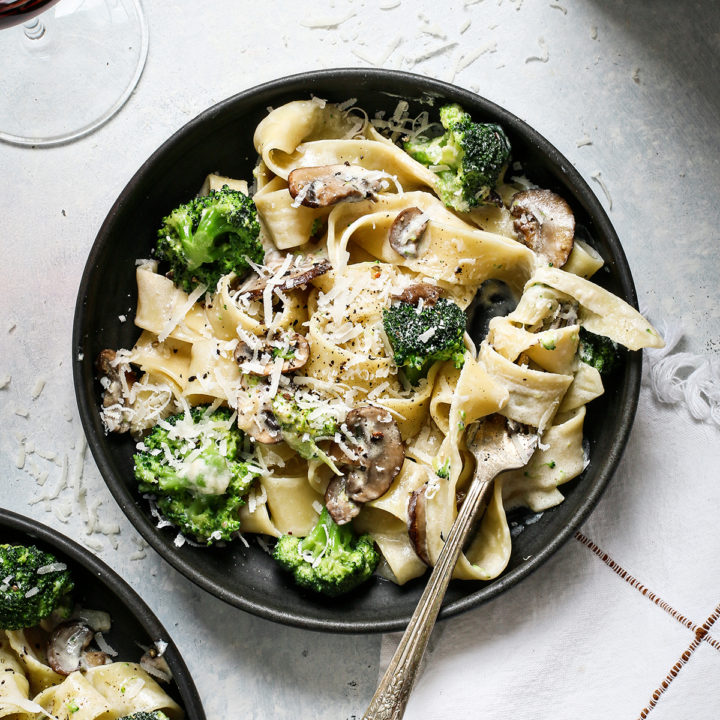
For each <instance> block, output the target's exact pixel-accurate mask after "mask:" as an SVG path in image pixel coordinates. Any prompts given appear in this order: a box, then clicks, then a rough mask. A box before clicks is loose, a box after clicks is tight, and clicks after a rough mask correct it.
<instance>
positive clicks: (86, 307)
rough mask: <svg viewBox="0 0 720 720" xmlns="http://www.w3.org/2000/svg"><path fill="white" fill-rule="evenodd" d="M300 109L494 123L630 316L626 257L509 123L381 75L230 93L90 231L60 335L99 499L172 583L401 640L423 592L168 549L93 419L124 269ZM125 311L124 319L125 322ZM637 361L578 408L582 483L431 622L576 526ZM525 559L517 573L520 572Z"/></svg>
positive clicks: (127, 466)
mask: <svg viewBox="0 0 720 720" xmlns="http://www.w3.org/2000/svg"><path fill="white" fill-rule="evenodd" d="M311 95H316V96H318V97H322V98H326V99H328V100H330V101H336V102H341V101H344V100H347V99H348V98H349V97H354V98H357V101H356V104H357V105H358V106H359V107H362V108H363V109H365V110H366V111H368V113H370V116H371V117H372V115H373V114H374V113H375V112H376V111H378V110H385V111H386V112H388V113H391V112H392V111H393V110H394V109H395V106H396V105H397V103H398V98H404V99H407V100H408V101H409V102H410V109H411V112H414V113H418V112H420V111H422V110H424V109H429V110H431V111H432V107H431V106H430V105H428V102H430V103H432V104H433V106H434V107H435V108H437V107H438V106H439V105H441V104H443V103H445V102H458V103H460V104H461V105H462V106H463V107H464V108H465V109H466V110H468V111H469V112H470V113H471V114H472V115H473V117H474V118H475V119H477V120H483V121H491V122H496V123H500V124H501V125H502V126H503V127H504V128H505V130H506V132H507V134H508V136H509V138H510V140H511V142H512V146H513V157H514V158H516V159H518V160H521V161H522V162H523V164H524V166H525V170H526V173H527V176H528V177H529V178H531V179H532V180H533V181H535V182H536V183H537V184H539V185H541V186H543V187H549V188H551V189H553V190H555V191H557V192H558V193H559V194H560V195H562V196H563V197H564V198H566V200H567V201H568V202H569V203H570V205H571V207H572V208H573V210H574V212H575V215H576V218H577V221H578V223H580V224H582V225H583V226H584V227H585V228H586V230H587V232H588V234H589V238H590V242H591V243H592V244H593V245H594V246H595V248H596V249H597V250H598V251H599V252H600V254H601V255H602V256H603V258H604V259H605V261H606V266H605V269H604V270H603V271H601V272H600V273H598V275H597V276H596V277H595V278H594V280H596V281H597V282H599V283H601V284H602V285H603V286H604V287H606V288H607V289H608V290H610V291H611V292H613V293H615V294H616V295H619V296H620V297H622V298H624V299H625V300H627V301H628V302H630V303H631V304H633V305H635V304H636V297H635V290H634V287H633V282H632V277H631V275H630V270H629V268H628V264H627V261H626V259H625V255H624V253H623V251H622V247H621V246H620V242H619V240H618V238H617V235H616V234H615V231H614V230H613V228H612V225H611V224H610V221H609V220H608V217H607V215H606V214H605V212H604V211H603V209H602V207H601V205H600V203H599V202H598V200H597V199H596V197H595V196H594V195H593V193H592V191H591V190H590V188H589V187H588V185H587V183H586V182H585V181H584V180H583V179H582V178H581V177H580V175H579V174H578V173H577V172H576V171H575V169H574V168H573V166H572V165H571V164H570V163H569V162H568V161H567V160H566V159H565V158H564V157H563V156H562V155H561V154H560V153H559V152H558V151H557V150H556V149H555V148H554V147H553V146H552V145H551V144H550V143H549V142H548V141H547V140H545V139H544V138H543V137H541V136H540V135H539V134H538V133H537V132H535V131H534V130H533V129H532V128H530V127H528V126H527V125H526V124H525V123H524V122H522V121H521V120H519V119H518V118H517V117H515V116H514V115H512V114H511V113H509V112H507V111H506V110H503V109H502V108H500V107H498V106H497V105H495V104H493V103H491V102H489V101H488V100H485V99H483V98H481V97H478V96H477V95H475V94H473V93H471V92H468V91H466V90H462V89H460V88H457V87H454V86H452V85H448V84H446V83H442V82H439V81H437V80H431V79H428V78H424V77H420V76H418V75H411V74H408V73H402V72H394V71H386V70H358V69H348V70H327V71H319V72H313V73H307V74H302V75H295V76H292V77H288V78H283V79H281V80H276V81H274V82H270V83H267V84H265V85H261V86H259V87H256V88H253V89H251V90H247V91H245V92H242V93H240V94H238V95H235V96H234V97H232V98H230V99H228V100H225V101H224V102H221V103H219V104H218V105H215V106H214V107H212V108H210V109H209V110H207V111H206V112H204V113H202V114H201V115H200V116H198V117H197V118H195V119H194V120H192V121H191V122H189V123H188V124H187V125H186V126H185V127H183V128H182V129H181V130H179V131H178V132H177V133H175V135H173V137H172V138H170V139H169V140H168V141H167V142H166V143H165V144H164V145H163V146H162V147H161V148H160V149H159V150H157V151H156V152H155V153H154V154H153V155H152V157H151V158H150V159H149V160H148V161H147V162H146V163H145V164H144V165H143V166H142V167H141V168H140V170H139V171H138V172H137V173H136V175H135V176H134V177H133V178H132V180H131V181H130V182H129V183H128V185H127V187H126V188H125V190H123V192H122V194H121V195H120V197H119V198H118V200H117V202H116V203H115V205H114V206H113V208H112V210H111V211H110V213H109V214H108V216H107V219H106V220H105V222H104V223H103V226H102V228H101V229H100V232H99V233H98V236H97V240H96V241H95V244H94V246H93V248H92V251H91V253H90V257H89V258H88V261H87V265H86V267H85V272H84V274H83V278H82V283H81V285H80V290H79V294H78V300H77V307H76V311H75V325H74V330H73V358H74V377H75V387H76V392H77V399H78V403H79V406H80V414H81V416H82V421H83V425H84V428H85V432H86V433H87V436H88V440H89V444H90V447H91V449H92V453H93V455H94V456H95V460H96V461H97V463H98V466H99V468H100V471H101V473H102V474H103V476H104V478H105V480H106V481H107V484H108V486H109V487H110V490H111V492H112V493H113V495H114V496H115V498H116V500H117V501H118V502H119V503H120V506H121V508H122V509H123V511H124V512H125V513H126V514H127V516H128V517H129V518H130V520H131V522H132V523H133V524H134V525H135V526H136V527H137V528H138V530H139V531H140V533H141V534H142V535H143V536H144V537H145V539H146V540H147V541H148V542H149V543H150V544H151V545H152V546H153V547H154V548H155V549H156V550H157V551H158V552H159V553H160V554H161V555H162V556H163V557H164V558H165V559H166V560H167V561H168V562H170V563H171V564H172V565H174V566H175V567H176V568H177V569H178V570H180V572H182V573H184V574H185V575H186V576H187V577H189V578H190V579H191V580H193V581H194V582H196V583H197V584H198V585H200V586H201V587H203V588H205V589H206V590H208V591H209V592H211V593H213V594H214V595H216V596H217V597H219V598H221V599H222V600H225V601H227V602H229V603H231V604H233V605H236V606H237V607H240V608H242V609H244V610H247V611H249V612H252V613H255V614H257V615H260V616H262V617H265V618H268V619H271V620H277V621H279V622H283V623H288V624H291V625H298V626H301V627H306V628H311V629H313V630H327V631H332V632H347V631H350V632H373V631H386V630H399V629H401V628H403V627H404V626H405V624H406V623H407V620H408V619H409V617H410V615H411V614H412V611H413V609H414V607H415V605H416V603H417V600H418V598H419V597H420V594H421V592H422V588H423V586H424V583H425V579H424V578H420V579H418V580H416V581H414V582H411V583H409V584H407V585H405V586H404V587H398V586H396V585H394V584H392V583H390V582H387V581H384V580H381V579H374V580H373V581H371V582H370V583H368V584H367V585H366V586H364V587H363V588H362V589H360V590H358V591H357V592H356V593H354V594H351V595H349V596H347V597H344V598H342V599H341V600H338V601H333V602H330V601H322V600H318V599H317V598H315V597H309V596H307V595H304V594H302V593H301V592H299V591H298V590H297V588H296V587H295V586H294V585H293V583H292V581H291V580H289V579H288V577H286V576H285V575H283V574H282V573H280V572H279V570H278V568H277V567H276V566H275V563H274V561H273V560H272V558H270V557H269V556H268V555H267V554H266V553H264V552H263V551H262V550H260V549H259V548H257V547H255V546H252V547H251V548H250V549H249V550H246V549H244V548H243V546H242V545H241V544H240V543H239V542H236V543H235V544H234V545H232V546H230V547H226V548H214V549H205V548H194V547H190V546H189V545H185V546H183V547H182V548H177V547H175V545H174V544H173V539H174V537H175V533H173V532H172V530H158V529H156V527H155V523H154V522H153V520H152V518H151V516H150V513H149V511H148V506H147V502H146V501H145V500H143V499H142V498H141V497H140V495H139V494H138V492H137V491H136V489H135V482H134V480H133V474H132V459H131V458H132V453H133V443H132V441H131V440H130V439H129V438H127V437H118V436H106V435H105V433H104V432H103V427H102V424H101V422H100V417H99V414H98V407H99V404H100V387H99V385H98V383H97V381H96V379H95V372H94V368H93V360H94V358H95V357H96V356H97V354H98V352H99V351H100V350H102V349H103V348H106V347H108V348H119V347H131V346H132V344H133V343H134V341H135V339H136V337H137V335H138V331H137V329H136V328H135V327H134V326H133V325H132V323H130V322H127V323H124V324H121V323H120V322H119V321H118V315H120V314H123V313H128V308H129V307H134V304H135V302H136V285H135V264H134V260H135V259H136V258H140V257H148V255H149V254H150V251H151V248H152V247H153V244H154V241H155V233H156V230H157V227H158V224H159V221H160V219H161V218H162V217H163V216H164V215H165V214H166V213H167V212H168V211H170V210H171V209H172V208H173V207H175V206H176V205H177V204H179V203H181V202H184V201H186V200H187V199H188V198H190V197H192V196H193V195H194V194H195V193H196V192H197V189H198V188H199V187H200V185H201V183H202V181H203V179H204V178H205V176H206V175H207V174H208V173H209V172H214V171H217V172H219V173H221V174H223V175H226V176H230V177H237V178H251V177H252V175H251V173H252V169H253V166H254V165H255V162H256V153H255V150H254V147H253V143H252V137H253V132H254V130H255V126H256V125H257V124H258V122H259V121H260V120H261V119H262V118H263V117H264V116H265V115H266V114H267V107H268V106H273V107H278V106H279V105H282V104H283V103H285V102H288V101H290V100H296V99H303V98H310V96H311ZM132 312H133V310H131V311H130V312H129V313H128V316H129V317H132ZM640 363H641V361H640V356H639V354H630V355H629V356H628V357H626V358H625V360H624V362H623V365H622V367H621V368H620V369H619V370H618V371H617V372H616V374H615V376H614V378H613V379H612V382H611V383H609V384H608V388H607V392H606V393H605V395H604V396H603V397H601V398H600V399H598V400H596V401H594V402H593V403H591V405H590V408H589V413H588V420H587V423H586V437H587V439H588V441H589V445H590V457H591V462H590V465H589V466H588V468H587V469H586V471H585V472H584V473H583V475H582V476H581V477H580V478H579V479H577V480H576V481H574V482H573V483H570V484H568V485H565V486H564V493H565V495H566V500H565V502H564V503H562V504H561V505H559V506H558V507H556V508H554V509H553V510H551V511H549V512H546V513H544V514H543V516H542V518H541V519H540V520H539V521H538V522H535V523H533V524H532V525H530V526H528V527H527V529H525V530H524V532H522V533H521V534H520V535H519V536H518V537H517V538H515V539H514V541H513V553H512V557H511V559H510V563H509V565H508V567H507V569H506V570H505V572H504V573H503V574H502V575H501V576H500V577H499V578H497V579H495V580H493V581H491V582H453V583H451V585H450V588H449V590H448V593H447V597H446V598H445V603H444V606H443V610H442V612H441V617H449V616H451V615H454V614H457V613H459V612H461V611H463V610H467V609H468V608H471V607H473V606H475V605H478V604H479V603H481V602H483V601H485V600H488V599H490V598H492V597H495V596H496V595H498V594H499V593H501V592H502V591H503V590H505V589H507V588H509V587H510V586H512V585H514V584H515V583H517V582H518V581H519V580H521V579H522V578H524V577H526V576H527V575H529V574H530V573H531V572H532V571H533V570H535V569H536V568H537V567H539V566H540V565H541V564H542V563H543V562H545V560H547V558H548V557H550V555H552V553H554V552H555V551H556V550H557V549H558V548H559V547H560V545H562V543H563V542H565V540H567V539H568V537H570V535H571V534H572V533H573V531H574V530H575V528H577V527H578V525H579V524H580V523H581V522H582V521H583V520H584V519H585V518H586V517H587V516H588V514H589V513H590V511H591V510H592V508H593V506H594V505H595V504H596V502H597V501H598V498H599V497H600V495H601V493H602V491H603V489H604V487H605V485H606V484H607V482H608V480H609V479H610V477H611V475H612V473H613V470H614V469H615V467H616V466H617V463H618V461H619V459H620V455H621V453H622V450H623V447H624V445H625V442H626V440H627V436H628V433H629V431H630V427H631V424H632V420H633V416H634V413H635V408H636V404H637V396H638V392H639V388H640V372H641V364H640ZM524 558H527V559H524Z"/></svg>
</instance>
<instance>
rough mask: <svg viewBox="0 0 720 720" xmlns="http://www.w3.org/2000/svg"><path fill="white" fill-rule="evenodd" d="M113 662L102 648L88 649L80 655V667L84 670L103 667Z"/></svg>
mask: <svg viewBox="0 0 720 720" xmlns="http://www.w3.org/2000/svg"><path fill="white" fill-rule="evenodd" d="M109 662H111V660H110V658H109V657H108V656H107V655H106V654H105V653H104V652H102V651H100V650H88V651H86V652H84V653H83V654H82V655H81V656H80V667H81V668H82V669H83V670H87V669H89V668H94V667H101V666H103V665H107V664H108V663H109Z"/></svg>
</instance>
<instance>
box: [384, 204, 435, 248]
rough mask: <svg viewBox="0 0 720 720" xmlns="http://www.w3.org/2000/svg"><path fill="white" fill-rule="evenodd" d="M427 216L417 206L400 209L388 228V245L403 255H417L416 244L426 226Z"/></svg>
mask: <svg viewBox="0 0 720 720" xmlns="http://www.w3.org/2000/svg"><path fill="white" fill-rule="evenodd" d="M428 222H429V218H428V216H427V215H425V213H424V212H423V211H422V210H421V209H420V208H418V207H409V208H405V209H404V210H401V211H400V212H399V213H398V214H397V217H396V218H395V220H394V221H393V224H392V226H391V228H390V236H389V240H390V245H391V246H392V249H393V250H395V252H396V253H399V254H400V255H402V256H403V257H406V258H407V257H410V258H414V257H417V256H418V245H419V243H420V240H421V239H422V236H423V235H424V234H425V231H426V230H427V227H428Z"/></svg>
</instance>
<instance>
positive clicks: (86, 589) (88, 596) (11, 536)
mask: <svg viewBox="0 0 720 720" xmlns="http://www.w3.org/2000/svg"><path fill="white" fill-rule="evenodd" d="M4 543H9V544H11V545H36V546H37V547H39V548H40V549H42V550H45V551H46V552H49V553H52V554H53V555H54V556H55V557H57V559H58V560H59V561H60V562H64V563H65V564H66V565H67V566H68V568H69V569H70V571H71V572H72V576H73V580H74V582H75V590H74V593H73V594H74V597H75V599H76V601H77V602H78V603H80V604H81V605H82V606H83V607H86V608H92V609H93V610H104V611H105V612H108V613H110V617H111V619H112V630H111V631H110V632H108V633H103V634H104V636H105V639H106V640H107V641H108V643H109V644H110V646H111V647H112V648H114V649H115V650H117V652H118V659H121V660H127V661H128V662H137V661H138V660H139V659H140V655H141V654H142V650H141V649H140V647H139V645H144V646H146V647H149V646H150V645H152V644H153V642H154V641H156V640H164V641H165V642H166V643H167V644H168V646H167V650H166V651H165V659H166V660H167V662H168V665H169V666H170V669H171V670H172V673H173V681H172V683H170V685H169V686H164V687H163V689H165V690H166V691H167V692H168V693H169V694H170V695H171V696H172V697H173V699H174V700H176V701H177V702H178V703H179V704H180V706H181V707H183V708H184V709H185V717H186V718H187V720H205V712H204V711H203V708H202V704H201V702H200V696H199V695H198V692H197V690H196V689H195V683H194V682H193V679H192V676H191V675H190V672H189V671H188V669H187V667H186V665H185V663H184V662H183V659H182V658H181V657H180V653H179V652H178V650H177V648H176V647H175V645H174V643H173V641H172V640H171V638H170V636H169V635H168V632H167V630H165V628H164V627H163V626H162V625H161V624H160V621H159V620H158V619H157V618H156V617H155V615H153V613H152V611H151V610H150V608H149V607H148V606H147V605H146V604H145V603H144V602H143V601H142V600H141V599H140V597H139V596H138V595H137V594H136V593H135V592H134V591H133V590H132V589H131V588H130V586H129V585H128V584H127V583H126V582H125V581H124V580H122V579H121V578H120V577H119V576H118V575H116V574H115V573H114V572H113V571H112V570H111V569H110V568H109V567H108V566H107V565H105V563H103V562H101V561H100V560H98V559H97V558H96V557H95V556H94V555H93V554H92V553H91V552H90V551H89V550H86V549H85V548H83V547H81V546H80V545H78V544H77V543H75V542H73V541H72V540H70V539H68V538H66V537H65V536H64V535H61V534H60V533H59V532H57V531H55V530H52V529H51V528H49V527H47V526H46V525H42V524H40V523H39V522H37V521H35V520H31V519H30V518H25V517H23V516H22V515H16V514H15V513H12V512H10V511H9V510H2V509H0V544H4Z"/></svg>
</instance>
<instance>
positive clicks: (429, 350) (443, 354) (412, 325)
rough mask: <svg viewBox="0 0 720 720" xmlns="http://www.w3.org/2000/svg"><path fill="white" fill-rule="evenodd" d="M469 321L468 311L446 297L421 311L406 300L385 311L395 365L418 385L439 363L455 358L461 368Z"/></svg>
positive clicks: (456, 364) (409, 379) (411, 381)
mask: <svg viewBox="0 0 720 720" xmlns="http://www.w3.org/2000/svg"><path fill="white" fill-rule="evenodd" d="M466 320H467V318H466V317H465V313H464V312H463V311H462V310H461V309H460V308H459V307H458V306H457V305H456V304H455V303H454V302H452V301H451V300H447V299H445V298H440V299H439V300H438V301H437V302H436V303H435V304H434V305H428V306H425V307H423V308H422V309H421V310H420V312H418V309H417V308H416V307H415V306H414V305H411V304H410V303H406V302H400V303H397V304H396V305H393V306H392V307H390V308H385V309H384V310H383V327H384V328H385V334H386V335H387V337H388V340H389V341H390V345H392V349H393V351H394V353H395V357H394V359H395V364H396V365H397V366H398V367H399V368H402V369H403V371H404V372H405V376H406V377H407V379H408V381H409V382H410V383H412V384H413V385H417V384H418V382H419V381H420V379H421V378H424V377H425V376H426V375H427V373H428V370H429V369H430V366H431V365H432V364H433V363H436V362H440V361H444V360H452V361H454V363H455V366H456V367H462V364H463V360H464V353H465V346H464V344H463V335H464V333H465V324H466ZM431 330H432V331H433V332H430V331H431Z"/></svg>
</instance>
